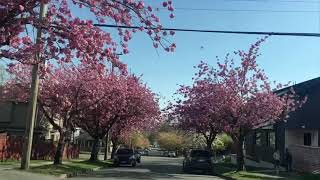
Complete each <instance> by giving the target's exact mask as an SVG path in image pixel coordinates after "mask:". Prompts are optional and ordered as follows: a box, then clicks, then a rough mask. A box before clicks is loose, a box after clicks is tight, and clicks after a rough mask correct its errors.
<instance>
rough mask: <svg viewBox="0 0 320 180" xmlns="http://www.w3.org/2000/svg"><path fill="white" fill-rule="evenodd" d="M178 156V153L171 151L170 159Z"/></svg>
mask: <svg viewBox="0 0 320 180" xmlns="http://www.w3.org/2000/svg"><path fill="white" fill-rule="evenodd" d="M176 156H177V155H176V152H174V151H169V153H168V157H176Z"/></svg>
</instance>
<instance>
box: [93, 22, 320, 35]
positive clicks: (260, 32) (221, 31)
mask: <svg viewBox="0 0 320 180" xmlns="http://www.w3.org/2000/svg"><path fill="white" fill-rule="evenodd" d="M94 26H97V27H108V28H122V29H140V28H141V27H139V26H124V25H111V24H94ZM146 29H153V30H155V29H157V28H156V27H152V28H148V27H146ZM161 30H165V31H177V32H179V31H180V32H194V33H220V34H246V35H267V36H268V35H271V36H296V37H320V33H299V32H266V31H223V30H205V29H185V28H161Z"/></svg>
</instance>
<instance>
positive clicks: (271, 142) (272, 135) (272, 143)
mask: <svg viewBox="0 0 320 180" xmlns="http://www.w3.org/2000/svg"><path fill="white" fill-rule="evenodd" d="M267 138H268V139H267V142H268V146H269V147H272V148H275V147H276V135H275V133H274V132H272V131H270V132H268V137H267Z"/></svg>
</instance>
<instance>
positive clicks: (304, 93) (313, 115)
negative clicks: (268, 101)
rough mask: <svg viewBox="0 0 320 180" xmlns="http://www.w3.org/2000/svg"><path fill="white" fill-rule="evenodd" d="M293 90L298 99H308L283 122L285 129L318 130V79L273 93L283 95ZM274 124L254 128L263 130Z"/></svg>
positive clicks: (319, 93) (319, 116)
mask: <svg viewBox="0 0 320 180" xmlns="http://www.w3.org/2000/svg"><path fill="white" fill-rule="evenodd" d="M291 88H293V90H294V92H295V93H296V94H297V95H298V96H299V99H304V98H305V97H307V98H308V100H307V102H306V103H305V104H303V105H302V107H301V108H298V109H297V110H296V111H294V112H291V113H289V118H288V119H286V121H285V127H286V128H292V129H293V128H295V129H300V128H306V129H319V128H320V77H318V78H314V79H311V80H308V81H304V82H301V83H298V84H295V85H292V86H289V87H286V88H283V89H279V90H276V91H275V93H277V94H278V95H280V96H281V95H283V94H285V93H288V92H289V91H290V89H291ZM271 124H274V122H273V121H268V122H264V123H262V124H260V125H257V126H256V127H255V129H256V128H263V127H265V126H270V125H271Z"/></svg>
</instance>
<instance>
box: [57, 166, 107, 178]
mask: <svg viewBox="0 0 320 180" xmlns="http://www.w3.org/2000/svg"><path fill="white" fill-rule="evenodd" d="M99 169H102V167H96V168H92V169H86V170H82V171H78V172H73V173H68V174H61V175H59V176H58V178H59V179H66V178H72V177H76V176H79V175H82V174H88V173H91V172H94V171H97V170H99Z"/></svg>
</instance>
